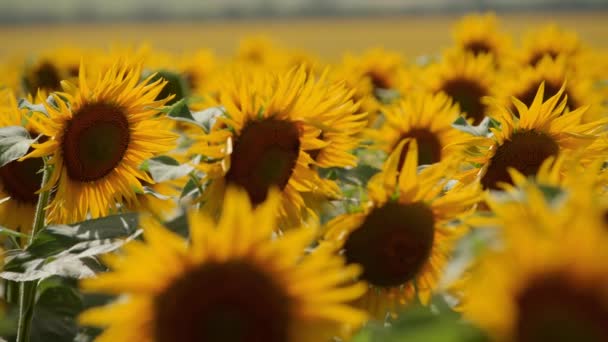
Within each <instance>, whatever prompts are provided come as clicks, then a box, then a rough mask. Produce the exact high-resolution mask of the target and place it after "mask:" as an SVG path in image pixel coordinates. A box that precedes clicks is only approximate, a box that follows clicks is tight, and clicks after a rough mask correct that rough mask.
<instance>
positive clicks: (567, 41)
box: [519, 24, 584, 65]
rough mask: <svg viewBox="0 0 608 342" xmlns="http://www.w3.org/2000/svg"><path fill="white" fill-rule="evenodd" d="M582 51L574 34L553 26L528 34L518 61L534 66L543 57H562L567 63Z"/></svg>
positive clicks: (579, 42) (580, 44)
mask: <svg viewBox="0 0 608 342" xmlns="http://www.w3.org/2000/svg"><path fill="white" fill-rule="evenodd" d="M583 50H584V48H583V45H582V43H581V41H580V39H579V37H578V35H577V34H576V32H571V31H566V30H564V29H562V28H560V27H559V26H557V25H555V24H550V25H546V26H543V27H540V28H538V29H535V30H533V31H530V32H528V33H527V34H526V35H525V36H524V39H523V46H522V49H521V51H520V53H519V54H520V56H519V60H520V62H521V63H523V64H528V65H536V64H537V63H538V62H540V61H541V60H542V59H543V58H544V57H545V56H549V57H550V58H554V59H555V58H557V57H558V56H560V55H563V56H565V57H566V58H567V60H568V62H570V60H571V59H572V58H574V57H577V55H579V54H580V53H581V52H582V51H583Z"/></svg>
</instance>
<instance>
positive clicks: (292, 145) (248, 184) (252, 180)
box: [226, 119, 300, 205]
mask: <svg viewBox="0 0 608 342" xmlns="http://www.w3.org/2000/svg"><path fill="white" fill-rule="evenodd" d="M299 151H300V131H299V129H298V126H297V125H296V124H295V123H293V122H289V121H282V120H274V119H267V120H263V121H253V122H250V123H249V124H247V125H246V126H245V127H244V128H243V131H242V132H241V134H240V135H239V136H238V137H237V138H236V140H235V143H234V149H233V151H232V157H231V158H230V160H231V165H230V170H229V171H228V173H227V174H226V180H227V182H229V183H234V184H237V185H239V186H241V187H243V188H245V190H247V193H248V194H249V198H250V199H251V202H252V203H253V204H254V205H255V204H260V203H262V202H264V200H265V199H266V196H267V194H268V189H269V188H270V187H271V186H277V187H279V188H280V189H283V188H285V186H286V185H287V183H288V182H289V179H290V178H291V175H292V173H293V169H294V167H295V165H296V161H297V160H298V154H299Z"/></svg>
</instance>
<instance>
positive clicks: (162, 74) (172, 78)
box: [150, 70, 190, 105]
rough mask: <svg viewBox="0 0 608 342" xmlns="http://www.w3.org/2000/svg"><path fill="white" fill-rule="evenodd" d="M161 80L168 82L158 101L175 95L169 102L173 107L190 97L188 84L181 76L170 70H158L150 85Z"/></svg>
mask: <svg viewBox="0 0 608 342" xmlns="http://www.w3.org/2000/svg"><path fill="white" fill-rule="evenodd" d="M161 78H162V79H164V80H165V81H167V83H166V84H165V86H164V87H163V89H162V90H161V92H160V93H159V94H158V96H157V97H156V98H157V99H164V98H166V97H169V96H170V95H175V96H174V97H173V98H172V99H171V100H169V102H167V104H168V105H173V104H175V103H176V102H178V101H180V100H182V99H185V98H187V97H188V96H189V95H190V89H189V87H188V84H187V83H186V81H185V80H184V79H183V77H181V76H180V75H179V74H177V73H175V72H171V71H168V70H158V71H156V73H155V75H154V76H153V77H152V79H151V80H150V83H152V82H155V81H157V80H159V79H161Z"/></svg>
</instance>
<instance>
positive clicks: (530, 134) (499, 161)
mask: <svg viewBox="0 0 608 342" xmlns="http://www.w3.org/2000/svg"><path fill="white" fill-rule="evenodd" d="M558 151H559V146H558V145H557V143H556V142H555V141H554V140H553V139H552V138H551V137H549V136H548V135H546V134H544V133H540V132H535V131H520V132H516V133H514V134H513V136H512V137H511V140H507V141H505V142H504V144H502V145H500V146H499V147H498V148H497V149H496V154H495V155H494V156H493V157H492V159H490V165H489V166H488V170H487V172H486V174H485V175H484V176H483V177H482V178H481V185H483V187H484V189H488V188H489V189H494V190H496V189H500V188H499V187H498V182H506V183H510V184H513V183H512V181H511V176H510V175H509V173H508V171H507V168H509V167H512V168H515V169H516V170H517V171H519V172H521V173H522V174H523V175H525V176H531V175H535V174H536V172H538V169H539V168H540V166H541V164H542V163H543V162H544V161H545V160H546V159H547V158H549V157H551V156H555V155H557V153H558Z"/></svg>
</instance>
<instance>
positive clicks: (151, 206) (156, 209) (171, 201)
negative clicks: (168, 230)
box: [126, 180, 186, 221]
mask: <svg viewBox="0 0 608 342" xmlns="http://www.w3.org/2000/svg"><path fill="white" fill-rule="evenodd" d="M141 183H142V189H143V192H142V193H138V194H137V196H136V197H135V199H134V200H132V201H129V202H127V203H126V207H127V210H129V211H133V212H140V213H148V214H150V215H152V216H153V217H155V218H156V219H159V220H161V221H163V220H167V219H169V218H170V217H171V216H173V215H175V213H176V211H177V208H178V206H177V201H176V199H177V198H179V196H180V193H181V189H182V188H183V186H184V185H185V183H186V181H185V180H174V181H166V182H160V183H154V184H149V183H146V182H141Z"/></svg>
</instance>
